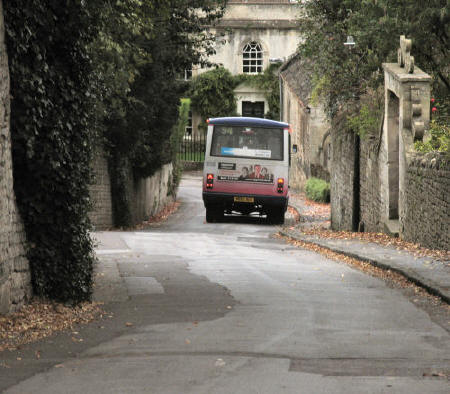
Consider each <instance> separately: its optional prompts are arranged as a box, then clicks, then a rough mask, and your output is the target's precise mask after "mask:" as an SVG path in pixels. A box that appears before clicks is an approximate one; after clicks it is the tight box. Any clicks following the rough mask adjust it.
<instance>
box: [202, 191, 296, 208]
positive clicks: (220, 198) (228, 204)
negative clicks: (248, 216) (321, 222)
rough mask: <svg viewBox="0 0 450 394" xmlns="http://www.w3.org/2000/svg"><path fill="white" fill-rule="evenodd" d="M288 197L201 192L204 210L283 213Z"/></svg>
mask: <svg viewBox="0 0 450 394" xmlns="http://www.w3.org/2000/svg"><path fill="white" fill-rule="evenodd" d="M235 197H238V198H240V197H244V198H245V197H247V198H250V199H253V202H239V201H236V199H235ZM288 201H289V197H288V196H264V195H255V194H235V193H211V192H203V203H204V205H205V207H206V208H212V207H214V208H216V209H222V208H223V209H224V210H226V209H233V210H234V209H236V210H238V211H240V210H242V209H245V210H246V208H250V207H254V208H256V209H257V210H262V211H266V210H271V209H274V208H275V209H280V210H281V209H282V210H283V211H284V212H285V211H286V210H287V207H288Z"/></svg>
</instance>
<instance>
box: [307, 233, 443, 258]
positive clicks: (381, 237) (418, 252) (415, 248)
mask: <svg viewBox="0 0 450 394" xmlns="http://www.w3.org/2000/svg"><path fill="white" fill-rule="evenodd" d="M301 232H302V233H303V234H305V235H314V236H317V237H320V238H329V239H330V238H332V239H343V240H352V239H353V240H354V239H356V240H359V241H365V242H373V243H377V244H379V245H383V246H390V247H394V248H397V249H398V250H404V251H407V252H409V253H411V254H412V255H413V256H415V257H432V258H434V259H437V260H442V261H447V260H448V261H450V251H448V250H437V249H427V248H425V247H423V246H420V245H419V244H415V243H412V242H407V241H404V240H402V239H400V238H394V237H390V236H389V235H387V234H383V233H356V232H355V233H354V232H350V231H332V230H321V229H302V230H301Z"/></svg>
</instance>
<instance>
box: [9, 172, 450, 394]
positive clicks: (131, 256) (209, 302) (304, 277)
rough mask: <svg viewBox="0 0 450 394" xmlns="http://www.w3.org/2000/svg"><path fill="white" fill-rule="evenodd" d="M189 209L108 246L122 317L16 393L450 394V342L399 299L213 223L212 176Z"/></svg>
mask: <svg viewBox="0 0 450 394" xmlns="http://www.w3.org/2000/svg"><path fill="white" fill-rule="evenodd" d="M179 198H180V201H181V202H182V204H181V206H180V209H179V210H178V211H177V212H176V213H175V214H174V215H173V216H172V217H170V218H169V220H168V221H167V222H166V223H164V224H162V225H159V226H156V227H152V228H150V229H146V230H142V231H136V232H111V233H98V234H96V236H97V238H98V240H99V241H100V245H99V250H98V253H99V257H100V261H101V264H100V266H99V268H98V271H99V273H98V275H99V276H98V283H97V287H96V298H97V299H99V300H104V301H106V302H107V304H106V305H105V308H107V309H108V310H109V311H110V313H111V317H110V318H109V320H108V319H107V320H108V321H107V322H105V323H100V324H104V326H101V327H99V325H97V326H96V327H95V329H94V328H92V327H91V328H90V329H89V330H87V331H86V332H85V333H84V335H85V341H84V343H85V345H83V346H84V348H83V350H82V351H79V352H78V353H77V354H76V357H66V358H65V359H63V360H62V361H60V362H59V364H58V365H54V364H52V363H51V362H49V363H48V368H47V369H46V370H44V371H38V372H37V373H35V374H33V375H30V376H28V377H26V378H24V379H23V380H22V381H20V382H19V383H17V384H14V385H12V386H10V387H9V389H7V390H6V392H7V393H32V392H39V393H144V392H145V393H176V394H179V393H195V394H201V393H204V394H211V393H227V394H231V393H232V394H235V393H242V394H250V393H255V394H256V393H258V394H263V393H357V394H360V393H408V394H411V393H420V394H423V393H449V392H450V385H449V381H448V380H447V378H445V377H444V375H445V373H448V371H449V366H450V360H449V359H450V341H449V333H448V332H447V331H446V330H445V329H444V328H443V327H441V326H440V325H439V324H437V323H435V322H434V321H433V319H431V318H430V316H429V315H428V314H427V313H426V312H425V311H424V310H422V309H419V308H418V307H416V306H415V305H414V303H412V302H411V300H410V299H409V298H407V297H405V296H404V295H403V294H402V293H401V292H400V291H399V290H396V289H393V288H391V287H389V286H387V285H386V284H385V283H384V282H383V281H382V280H379V279H376V278H373V277H370V276H368V275H365V274H364V273H362V272H359V271H356V270H354V269H352V268H350V267H348V266H346V265H345V264H342V263H338V262H333V261H330V260H327V259H326V258H325V257H322V256H320V255H318V254H315V253H313V252H310V251H305V250H302V249H297V248H294V247H292V246H290V245H288V244H286V243H285V242H283V241H282V240H278V239H274V238H273V237H272V234H273V233H274V232H276V227H275V226H272V225H269V224H267V223H266V222H265V220H264V219H260V218H235V217H234V218H233V217H232V218H226V219H225V221H224V222H223V223H212V224H210V223H205V210H204V208H203V203H202V201H201V181H200V178H198V177H194V176H192V177H188V178H185V179H184V180H183V181H182V185H181V188H180V192H179ZM102 330H103V331H104V334H103V335H102V334H99V332H100V333H101V332H102ZM91 337H92V339H89V338H91ZM56 359H57V358H56V357H55V360H56ZM55 362H56V361H55ZM0 373H4V371H0ZM433 374H434V375H435V376H433Z"/></svg>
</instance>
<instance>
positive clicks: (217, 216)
mask: <svg viewBox="0 0 450 394" xmlns="http://www.w3.org/2000/svg"><path fill="white" fill-rule="evenodd" d="M222 218H223V210H220V209H217V208H206V221H207V222H208V223H215V222H220V221H221V220H222Z"/></svg>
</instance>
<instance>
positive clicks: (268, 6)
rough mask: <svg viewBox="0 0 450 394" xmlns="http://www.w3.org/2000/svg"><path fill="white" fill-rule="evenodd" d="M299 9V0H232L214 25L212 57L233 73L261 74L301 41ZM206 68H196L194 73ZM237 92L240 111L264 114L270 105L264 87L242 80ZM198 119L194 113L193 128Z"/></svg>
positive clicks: (241, 113)
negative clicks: (214, 52)
mask: <svg viewBox="0 0 450 394" xmlns="http://www.w3.org/2000/svg"><path fill="white" fill-rule="evenodd" d="M298 12H299V8H298V5H297V1H296V0H295V1H294V0H230V1H229V2H228V4H227V8H226V11H225V15H224V16H223V18H222V19H221V21H220V22H219V23H218V25H216V26H214V27H211V32H213V33H216V34H217V36H218V37H219V38H218V40H217V44H216V48H215V49H216V54H215V55H213V56H211V58H210V60H211V61H212V62H213V63H215V64H219V65H222V66H223V67H224V68H226V69H228V70H229V71H230V72H231V73H232V74H233V75H239V74H258V73H262V72H263V71H264V70H265V69H266V68H267V67H268V66H269V64H270V63H271V62H276V63H282V62H283V61H285V60H286V59H287V58H288V57H289V56H290V55H292V54H293V53H295V51H296V49H297V46H298V43H299V39H300V38H299V34H298V32H297V29H296V27H297V26H298ZM205 71H207V69H201V68H197V69H195V68H194V69H193V70H192V75H193V76H194V77H195V76H196V75H198V74H200V73H202V72H205ZM235 93H236V98H237V108H236V112H237V113H238V114H239V115H242V116H255V117H264V114H265V113H267V112H268V111H269V109H270V108H269V105H268V102H267V100H266V98H265V92H264V91H263V90H260V89H258V88H255V87H252V86H249V85H248V84H245V83H243V84H241V85H239V86H238V87H237V88H236V89H235ZM199 121H200V119H199V117H198V116H196V114H195V113H194V114H193V118H192V122H193V130H194V132H195V131H196V130H197V129H198V123H199Z"/></svg>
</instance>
